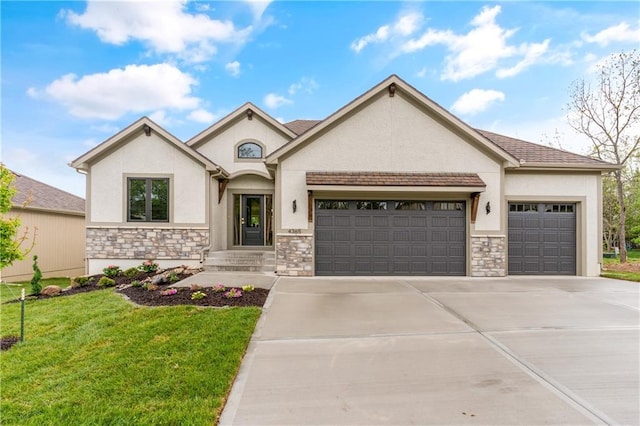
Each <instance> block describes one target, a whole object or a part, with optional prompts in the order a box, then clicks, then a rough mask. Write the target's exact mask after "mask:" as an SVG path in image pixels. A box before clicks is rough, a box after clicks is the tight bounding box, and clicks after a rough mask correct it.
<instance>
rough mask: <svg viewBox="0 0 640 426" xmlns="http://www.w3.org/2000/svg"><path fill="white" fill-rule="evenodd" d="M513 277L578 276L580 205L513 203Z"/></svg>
mask: <svg viewBox="0 0 640 426" xmlns="http://www.w3.org/2000/svg"><path fill="white" fill-rule="evenodd" d="M508 256H509V275H575V274H576V205H575V204H563V203H510V204H509V254H508Z"/></svg>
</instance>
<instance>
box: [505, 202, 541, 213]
mask: <svg viewBox="0 0 640 426" xmlns="http://www.w3.org/2000/svg"><path fill="white" fill-rule="evenodd" d="M509 211H510V212H537V211H538V205H537V204H530V203H521V204H509Z"/></svg>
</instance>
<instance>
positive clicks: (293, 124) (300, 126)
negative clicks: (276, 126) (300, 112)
mask: <svg viewBox="0 0 640 426" xmlns="http://www.w3.org/2000/svg"><path fill="white" fill-rule="evenodd" d="M321 121H322V120H293V121H290V122H288V123H284V125H285V127H286V128H287V129H289V130H291V131H292V132H294V133H295V134H296V135H301V134H303V133H304V132H306V131H307V130H309V129H310V128H312V127H313V126H315V125H316V124H318V123H320V122H321Z"/></svg>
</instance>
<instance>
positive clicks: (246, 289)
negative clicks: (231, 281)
mask: <svg viewBox="0 0 640 426" xmlns="http://www.w3.org/2000/svg"><path fill="white" fill-rule="evenodd" d="M255 289H256V288H255V287H254V286H252V285H251V284H247V285H243V286H242V291H244V292H246V293H251V292H252V291H253V290H255Z"/></svg>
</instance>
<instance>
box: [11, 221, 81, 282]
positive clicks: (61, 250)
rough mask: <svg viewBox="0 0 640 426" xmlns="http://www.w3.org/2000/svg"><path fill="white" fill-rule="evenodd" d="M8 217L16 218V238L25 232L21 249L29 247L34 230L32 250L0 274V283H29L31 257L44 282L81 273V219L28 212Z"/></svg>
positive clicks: (31, 274)
mask: <svg viewBox="0 0 640 426" xmlns="http://www.w3.org/2000/svg"><path fill="white" fill-rule="evenodd" d="M8 216H10V217H15V216H19V218H20V221H21V222H22V226H21V228H20V232H19V234H18V235H24V232H25V230H28V234H27V235H28V237H29V238H28V239H27V240H25V241H24V243H23V245H22V247H23V248H27V247H30V246H31V245H32V241H33V240H32V238H33V235H34V234H33V231H34V229H36V228H37V233H36V239H35V246H34V247H33V250H32V251H31V253H29V254H28V255H27V256H26V257H25V259H24V260H21V261H18V262H15V263H14V264H13V265H12V266H9V267H7V268H5V269H3V270H2V272H1V275H2V281H22V280H29V279H31V277H32V276H33V269H32V264H33V256H34V255H37V256H38V266H39V267H40V270H41V271H42V274H43V276H44V277H45V278H49V277H65V276H76V275H82V274H84V273H85V264H84V257H85V255H84V248H85V231H84V225H85V222H84V216H75V215H65V214H57V213H48V212H41V211H29V210H17V209H14V210H11V211H10V212H9V214H8Z"/></svg>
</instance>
